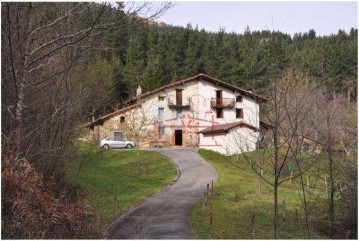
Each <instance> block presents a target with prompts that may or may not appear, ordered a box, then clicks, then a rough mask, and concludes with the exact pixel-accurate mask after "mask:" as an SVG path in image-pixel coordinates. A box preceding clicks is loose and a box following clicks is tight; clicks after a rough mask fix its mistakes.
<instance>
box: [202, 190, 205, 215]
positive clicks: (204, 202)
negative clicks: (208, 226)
mask: <svg viewBox="0 0 359 241" xmlns="http://www.w3.org/2000/svg"><path fill="white" fill-rule="evenodd" d="M205 204H206V193H205V192H203V203H202V214H203V213H204V205H205Z"/></svg>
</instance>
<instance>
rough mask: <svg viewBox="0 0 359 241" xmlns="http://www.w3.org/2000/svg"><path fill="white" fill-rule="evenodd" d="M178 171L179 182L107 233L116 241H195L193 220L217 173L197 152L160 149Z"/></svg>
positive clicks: (110, 228)
mask: <svg viewBox="0 0 359 241" xmlns="http://www.w3.org/2000/svg"><path fill="white" fill-rule="evenodd" d="M156 151H158V152H160V153H162V154H164V155H166V156H167V157H169V158H170V159H171V160H172V161H173V162H174V163H175V164H176V165H177V167H178V170H179V171H180V176H179V178H178V180H177V181H176V182H175V183H174V184H172V185H170V186H167V187H166V188H165V189H163V190H162V191H161V192H160V193H158V194H157V195H155V196H154V197H153V198H151V199H149V200H148V201H146V202H145V203H143V204H142V205H140V206H138V207H137V208H135V209H133V210H131V211H130V212H128V213H127V214H125V215H123V216H121V217H120V218H119V219H118V220H117V221H115V222H114V223H113V224H112V225H111V226H110V227H109V228H108V230H107V233H108V234H107V235H108V237H107V238H112V239H194V238H195V236H194V235H193V233H192V231H191V229H190V227H189V224H188V220H189V216H190V213H191V211H192V209H193V206H194V204H195V202H196V201H197V200H199V199H201V198H202V197H203V192H205V191H206V185H207V183H210V182H211V181H212V180H214V181H216V180H217V172H216V170H215V169H214V168H213V167H212V166H211V165H209V164H208V163H207V162H206V161H204V160H203V159H202V158H201V157H200V156H199V154H198V153H197V150H196V149H156Z"/></svg>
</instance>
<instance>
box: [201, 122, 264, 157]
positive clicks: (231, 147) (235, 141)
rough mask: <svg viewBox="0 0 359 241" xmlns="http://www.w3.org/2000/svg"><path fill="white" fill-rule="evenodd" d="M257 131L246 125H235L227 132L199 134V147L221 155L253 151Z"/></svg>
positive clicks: (257, 135) (257, 134)
mask: <svg viewBox="0 0 359 241" xmlns="http://www.w3.org/2000/svg"><path fill="white" fill-rule="evenodd" d="M258 137H259V132H255V131H253V130H252V129H249V128H247V127H236V128H233V129H232V130H230V131H229V132H228V133H227V134H224V133H223V134H214V135H212V134H206V135H203V134H200V144H199V148H203V149H207V150H212V151H215V152H219V153H221V154H223V155H227V156H229V155H234V154H238V153H241V152H247V151H254V150H255V149H256V142H257V140H258Z"/></svg>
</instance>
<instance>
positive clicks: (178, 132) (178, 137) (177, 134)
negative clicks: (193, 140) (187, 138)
mask: <svg viewBox="0 0 359 241" xmlns="http://www.w3.org/2000/svg"><path fill="white" fill-rule="evenodd" d="M182 141H183V138H182V130H175V145H176V146H182Z"/></svg>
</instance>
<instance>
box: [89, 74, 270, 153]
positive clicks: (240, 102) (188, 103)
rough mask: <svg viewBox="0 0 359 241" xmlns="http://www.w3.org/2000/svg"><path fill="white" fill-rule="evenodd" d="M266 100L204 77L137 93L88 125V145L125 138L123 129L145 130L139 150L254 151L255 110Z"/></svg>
mask: <svg viewBox="0 0 359 241" xmlns="http://www.w3.org/2000/svg"><path fill="white" fill-rule="evenodd" d="M265 101H266V99H265V98H263V97H261V96H259V95H256V94H254V93H252V92H251V91H247V90H244V89H242V88H239V87H236V86H233V85H231V84H228V83H226V82H223V81H221V80H218V79H216V78H213V77H210V76H208V75H205V74H202V73H201V74H197V75H195V76H192V77H189V78H186V79H183V80H179V81H176V82H173V83H170V84H168V85H165V86H162V87H161V88H158V89H155V90H152V91H149V92H146V93H142V90H141V88H140V87H139V88H138V89H137V95H136V96H134V97H132V98H130V99H128V100H127V101H126V102H125V107H123V108H120V109H118V110H115V111H114V112H112V113H109V114H107V115H104V116H101V117H99V118H97V119H96V120H94V121H93V122H92V123H90V124H88V126H87V127H88V128H89V129H90V135H89V139H91V140H92V141H98V140H101V139H103V138H106V137H109V136H115V137H116V136H117V137H120V138H122V137H126V138H130V137H127V136H129V134H130V133H129V131H127V130H126V126H128V125H126V123H127V124H128V122H134V123H133V124H136V125H145V126H144V127H142V128H143V130H144V131H146V133H145V135H144V136H143V138H142V139H141V142H140V143H138V144H139V145H140V146H149V147H154V146H159V147H162V146H163V147H168V146H171V147H174V146H178V147H181V146H182V147H199V148H204V149H209V150H213V151H216V152H219V153H221V154H225V155H233V154H236V153H240V152H244V151H252V150H255V149H256V146H257V143H258V140H259V138H260V133H259V130H260V120H259V104H260V103H262V102H265Z"/></svg>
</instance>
